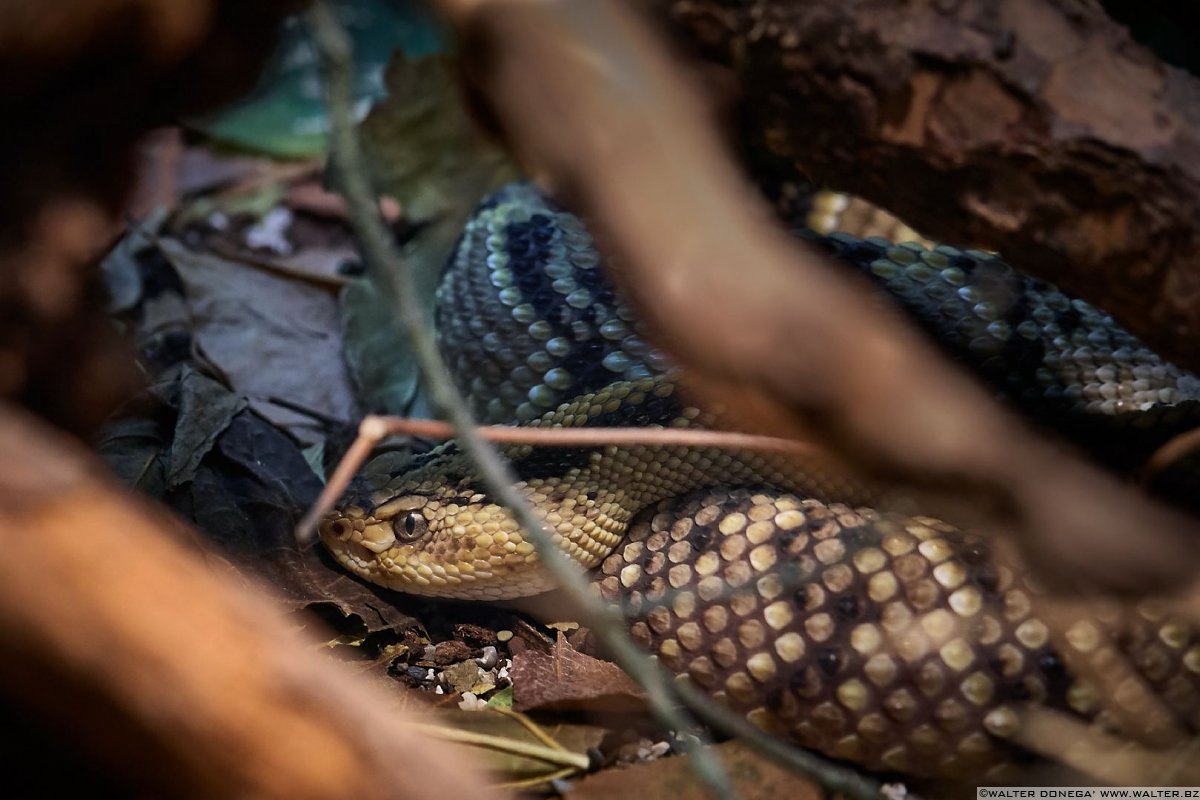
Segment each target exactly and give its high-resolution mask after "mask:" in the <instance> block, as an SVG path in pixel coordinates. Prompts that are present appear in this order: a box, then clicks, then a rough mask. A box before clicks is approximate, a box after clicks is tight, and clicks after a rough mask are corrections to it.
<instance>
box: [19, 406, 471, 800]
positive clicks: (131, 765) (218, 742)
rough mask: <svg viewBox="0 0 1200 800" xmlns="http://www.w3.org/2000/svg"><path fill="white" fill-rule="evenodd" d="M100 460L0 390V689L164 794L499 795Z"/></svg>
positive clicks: (390, 697)
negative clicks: (110, 476)
mask: <svg viewBox="0 0 1200 800" xmlns="http://www.w3.org/2000/svg"><path fill="white" fill-rule="evenodd" d="M102 469H103V468H102V467H101V466H100V465H99V464H97V463H94V462H92V461H91V460H90V459H89V457H87V456H86V455H85V454H82V453H81V452H79V451H77V450H76V449H75V448H74V446H73V445H71V444H70V443H69V442H67V441H65V440H64V438H63V437H62V436H61V435H59V434H54V433H52V432H50V431H48V430H46V429H45V428H43V427H42V426H41V425H39V424H38V423H36V422H34V421H33V420H32V419H30V418H29V417H28V416H27V415H26V414H25V413H24V412H20V411H17V410H15V409H13V408H11V407H0V529H2V530H3V531H5V534H4V537H3V538H4V541H3V546H0V640H2V641H4V643H5V657H4V658H3V659H0V696H4V697H6V698H7V700H8V701H9V702H10V703H15V704H18V705H20V706H22V707H24V708H25V709H27V710H28V711H29V712H30V713H31V714H35V715H36V716H37V718H38V719H39V720H42V721H44V722H45V723H46V724H47V725H49V726H51V727H54V728H57V729H59V730H60V731H62V732H63V736H64V737H65V738H66V739H67V740H68V741H72V742H77V743H79V744H80V745H81V747H82V749H83V750H84V751H85V752H87V753H88V754H89V755H91V756H92V757H93V758H94V759H96V760H97V761H98V762H101V763H104V764H105V765H108V766H111V767H112V768H113V769H114V770H116V771H118V772H119V773H121V774H122V775H123V776H124V777H125V778H127V779H128V780H130V781H131V782H132V783H134V784H136V785H137V786H139V787H141V788H142V789H143V790H144V791H145V792H148V793H149V794H150V795H152V796H162V795H167V796H177V797H263V798H272V797H274V798H289V800H294V799H295V798H345V797H355V798H406V797H411V798H417V797H443V796H444V797H463V798H466V797H470V798H477V797H491V796H494V794H493V793H492V792H491V791H489V790H488V789H487V788H486V786H485V785H484V784H483V783H482V782H481V780H480V779H479V777H478V776H477V775H476V773H475V770H474V769H473V768H472V765H471V761H470V758H469V756H468V755H466V754H464V753H459V752H458V751H457V750H455V749H453V748H451V747H448V746H447V745H445V744H444V743H441V742H436V741H430V740H427V739H425V738H424V737H423V735H422V734H421V733H418V732H415V731H413V730H412V729H411V728H409V727H407V724H406V723H407V722H408V721H409V720H410V719H412V715H410V714H408V713H405V712H404V711H403V710H401V709H398V708H397V705H399V704H398V703H397V702H396V695H395V694H385V693H382V692H376V691H370V690H369V688H370V687H368V686H366V685H365V684H363V683H362V681H361V679H360V677H359V676H356V675H354V674H352V673H351V671H350V670H349V669H343V668H341V666H340V665H338V664H337V663H335V662H334V661H333V660H332V659H331V658H330V657H329V656H328V655H327V654H325V653H324V651H323V649H322V648H321V647H319V645H318V643H317V642H315V641H312V640H309V639H307V638H304V637H301V636H299V635H297V634H296V632H295V630H294V628H295V624H296V623H295V620H290V621H289V620H287V619H285V618H283V617H282V616H281V615H280V612H279V609H278V606H276V605H275V604H274V603H273V602H272V601H271V600H270V598H268V597H267V596H266V595H265V594H263V593H261V592H260V591H258V590H256V589H255V588H253V587H250V586H244V585H236V584H234V583H233V582H231V581H228V580H225V579H222V578H221V577H220V576H218V575H216V574H214V573H213V572H212V571H211V570H210V569H209V568H208V567H207V566H206V565H205V563H204V560H203V559H202V558H201V557H200V556H199V554H197V553H196V552H194V551H190V550H189V548H187V547H186V546H185V545H184V544H183V542H182V541H181V538H180V536H179V534H180V533H181V532H182V531H181V526H180V524H179V523H178V522H175V521H173V520H171V519H170V518H169V517H167V516H166V515H164V514H162V513H159V512H155V511H153V510H151V509H149V508H147V507H145V506H143V505H142V504H141V503H139V502H136V501H134V500H133V499H131V498H129V497H128V496H126V495H125V494H124V493H123V492H122V491H121V490H119V489H117V488H115V487H114V486H113V485H111V484H110V483H109V482H108V481H107V480H106V479H104V478H102V477H100V473H101V472H102ZM64 749H65V750H67V751H68V752H69V748H64ZM47 763H51V761H50V760H48V761H47ZM19 776H20V770H16V773H15V775H14V776H10V779H9V780H12V779H15V778H19ZM43 780H50V779H49V778H43Z"/></svg>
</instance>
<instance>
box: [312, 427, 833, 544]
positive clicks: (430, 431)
mask: <svg viewBox="0 0 1200 800" xmlns="http://www.w3.org/2000/svg"><path fill="white" fill-rule="evenodd" d="M455 433H456V432H455V430H454V427H453V426H452V425H449V424H447V423H445V422H441V421H438V420H431V419H408V418H404V417H382V416H374V415H372V416H368V417H365V418H364V419H363V421H362V423H361V424H360V425H359V428H358V437H357V438H356V439H355V440H354V444H353V445H352V446H351V447H350V449H349V450H347V451H346V454H345V455H344V456H343V457H342V460H341V461H340V462H338V466H337V469H336V470H335V471H334V473H333V476H332V477H330V479H329V481H328V482H327V483H326V484H325V488H324V489H323V490H322V492H321V496H320V497H319V498H317V501H316V503H314V504H313V507H312V508H311V509H309V511H308V513H306V514H305V515H304V518H303V519H302V520H301V521H300V524H299V525H298V526H296V539H297V541H298V542H299V543H300V544H301V546H305V547H307V546H308V545H309V544H311V543H312V541H313V538H314V537H313V533H314V531H315V530H316V526H317V524H318V523H319V522H320V521H321V518H322V517H324V516H325V514H326V512H328V511H329V510H330V509H332V508H333V506H334V504H335V503H336V502H337V499H338V497H340V496H341V494H342V492H343V491H344V490H345V487H346V486H347V485H348V484H349V482H350V480H351V478H353V477H354V475H355V473H357V472H358V470H359V468H360V467H361V466H362V465H363V463H364V462H365V461H366V459H367V457H368V456H369V455H370V453H371V450H372V448H374V447H375V445H377V444H378V443H379V442H381V441H383V439H384V438H385V437H387V436H395V435H399V434H407V435H410V436H422V437H426V438H430V439H449V438H451V437H453V436H454V435H455ZM475 434H476V435H477V436H478V437H479V438H481V439H483V440H485V441H489V442H494V443H503V444H528V445H535V446H539V447H602V446H605V445H616V446H620V447H718V448H723V449H729V450H753V451H757V452H766V453H780V454H785V455H790V456H796V457H809V458H813V457H819V458H825V459H829V460H831V461H832V460H833V459H834V457H833V455H832V454H831V453H829V452H828V451H826V450H824V449H822V448H820V447H818V446H816V445H812V444H808V443H807V442H798V441H796V440H795V439H781V438H778V437H775V436H756V435H754V434H749V433H737V432H733V431H708V430H699V429H694V428H535V427H530V426H520V427H512V426H505V425H480V426H477V427H476V428H475Z"/></svg>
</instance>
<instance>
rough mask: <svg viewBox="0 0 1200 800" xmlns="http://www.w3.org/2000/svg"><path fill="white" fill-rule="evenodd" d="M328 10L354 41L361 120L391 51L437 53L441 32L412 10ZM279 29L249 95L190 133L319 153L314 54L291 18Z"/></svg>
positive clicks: (347, 1) (322, 124)
mask: <svg viewBox="0 0 1200 800" xmlns="http://www.w3.org/2000/svg"><path fill="white" fill-rule="evenodd" d="M334 6H335V8H336V9H337V10H338V14H339V16H340V17H341V19H342V23H343V24H344V25H345V26H346V29H347V31H348V32H349V33H350V36H351V38H352V39H353V41H354V59H355V66H356V72H357V77H358V101H359V106H358V110H359V111H360V113H361V114H362V115H365V114H366V112H367V109H368V108H370V106H371V103H372V102H373V101H374V100H375V99H377V98H379V97H382V96H383V94H384V93H385V90H384V85H383V71H384V66H385V65H386V64H387V62H388V59H389V58H390V57H391V54H392V52H393V51H395V50H397V49H400V50H403V51H404V52H406V53H410V54H412V55H425V54H428V53H434V52H438V51H440V50H441V49H442V33H441V30H440V28H439V26H438V24H437V22H436V20H435V19H434V18H433V17H432V16H431V15H430V14H429V12H428V11H426V10H425V9H424V7H423V6H422V5H421V4H420V3H417V2H397V0H341V1H340V2H335V3H334ZM284 24H285V27H284V31H283V35H282V37H281V41H280V45H279V48H278V50H277V51H276V54H275V56H274V57H273V59H272V61H271V64H270V66H269V67H268V68H267V69H266V70H265V71H264V73H263V76H262V78H261V79H260V80H259V83H258V86H257V88H256V89H255V90H254V91H253V92H252V93H251V94H250V96H249V97H247V98H246V99H245V100H243V101H241V102H240V103H238V104H237V105H234V106H232V107H230V108H227V109H226V110H225V111H223V112H222V113H220V114H218V115H216V116H212V117H208V118H205V119H201V120H195V121H193V122H192V126H193V127H195V128H197V129H199V130H201V131H203V132H204V133H206V134H208V135H209V136H211V137H213V138H214V139H217V140H220V141H222V142H224V143H227V144H230V145H233V146H235V147H238V148H241V149H245V150H251V151H254V152H260V153H265V154H267V155H271V156H276V157H281V158H309V157H313V156H318V155H322V154H323V153H324V152H325V140H326V133H327V131H328V128H329V124H328V121H327V119H326V117H325V105H324V99H323V97H322V94H321V80H320V75H319V72H318V69H317V62H316V52H315V50H314V49H313V47H312V44H311V42H310V40H309V37H308V33H307V31H306V30H305V29H304V26H303V24H302V23H301V20H300V18H299V17H291V18H289V19H288V20H286V22H285V23H284Z"/></svg>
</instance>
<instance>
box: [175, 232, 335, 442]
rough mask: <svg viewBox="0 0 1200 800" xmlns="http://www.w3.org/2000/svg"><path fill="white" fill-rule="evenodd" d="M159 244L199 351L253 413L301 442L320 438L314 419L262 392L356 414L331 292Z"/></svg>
mask: <svg viewBox="0 0 1200 800" xmlns="http://www.w3.org/2000/svg"><path fill="white" fill-rule="evenodd" d="M160 247H161V249H162V252H163V254H164V255H166V256H167V258H168V259H170V261H171V263H172V264H173V265H174V267H175V268H176V270H177V271H178V273H179V276H180V278H182V279H183V282H184V284H185V285H186V287H187V303H188V307H189V309H190V310H191V314H192V322H193V325H194V336H195V340H194V341H195V345H196V349H197V351H198V352H199V353H200V354H202V355H203V356H204V357H205V358H206V359H207V360H208V361H209V363H210V364H212V365H213V367H214V368H215V369H216V370H217V371H218V372H219V374H221V375H222V376H224V377H225V378H227V380H228V382H229V384H230V385H231V386H232V387H233V389H234V390H235V391H237V392H240V393H242V394H245V395H247V396H248V397H249V398H250V400H251V405H252V407H254V409H255V410H256V411H258V412H259V413H260V414H262V415H263V416H265V417H267V418H268V419H270V420H271V422H273V423H275V424H276V425H279V426H281V427H283V428H285V429H287V430H288V431H289V432H290V433H292V434H293V435H295V436H296V437H297V438H299V439H300V440H301V441H303V442H306V443H311V442H313V441H318V440H319V438H320V437H319V436H315V435H314V432H313V424H312V420H311V419H307V418H305V417H303V416H301V415H299V414H296V413H295V412H292V411H288V410H286V409H284V408H281V407H279V406H276V405H274V404H272V403H269V402H266V398H271V397H279V398H287V400H289V401H290V402H291V403H294V404H296V405H298V406H301V407H303V408H306V409H310V410H311V411H313V412H316V413H317V414H320V415H322V416H323V417H325V418H327V419H336V420H351V419H356V418H358V416H359V409H358V405H357V402H356V400H355V397H354V391H353V389H352V388H351V385H350V378H349V376H348V375H347V372H346V366H345V362H343V360H342V338H341V322H340V320H339V317H338V309H337V299H336V297H334V295H333V293H332V292H331V291H329V290H326V289H323V288H320V287H317V286H313V285H311V284H307V283H303V282H300V281H296V280H291V279H288V278H286V277H282V276H279V275H275V274H271V273H269V272H266V271H264V270H258V269H253V268H249V267H246V266H244V265H241V264H238V263H235V262H232V261H229V260H227V259H224V258H220V257H217V256H214V255H209V254H202V253H197V252H194V251H192V250H189V249H187V248H186V247H184V246H183V245H182V244H180V243H179V242H177V241H174V240H171V239H163V240H161V243H160Z"/></svg>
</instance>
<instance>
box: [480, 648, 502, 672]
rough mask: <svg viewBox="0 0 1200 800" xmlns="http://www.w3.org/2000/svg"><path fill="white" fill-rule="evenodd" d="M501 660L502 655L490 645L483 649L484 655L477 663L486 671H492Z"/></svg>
mask: <svg viewBox="0 0 1200 800" xmlns="http://www.w3.org/2000/svg"><path fill="white" fill-rule="evenodd" d="M499 659H500V654H499V653H498V652H497V651H496V648H495V647H493V646H491V645H490V644H489V645H488V646H487V647H485V648H483V655H481V656H480V657H479V658H477V659H475V663H476V664H478V665H479V666H481V667H483V668H484V669H491V668H492V667H494V666H496V662H497V661H498V660H499Z"/></svg>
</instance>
